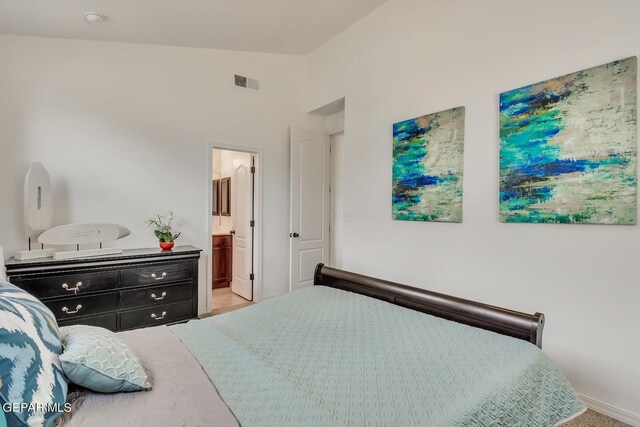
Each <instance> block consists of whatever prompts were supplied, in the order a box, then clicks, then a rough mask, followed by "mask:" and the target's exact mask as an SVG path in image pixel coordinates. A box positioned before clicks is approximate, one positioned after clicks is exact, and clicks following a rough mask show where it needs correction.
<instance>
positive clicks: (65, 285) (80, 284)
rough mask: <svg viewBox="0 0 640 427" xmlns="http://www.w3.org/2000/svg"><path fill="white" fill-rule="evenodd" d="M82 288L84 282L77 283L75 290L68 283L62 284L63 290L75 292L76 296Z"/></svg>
mask: <svg viewBox="0 0 640 427" xmlns="http://www.w3.org/2000/svg"><path fill="white" fill-rule="evenodd" d="M80 286H82V282H78V283H76V287H75V288H70V287H69V285H67V284H66V283H63V284H62V289H64V290H67V291H69V292H73V293H74V294H77V293H78V291H79V290H80Z"/></svg>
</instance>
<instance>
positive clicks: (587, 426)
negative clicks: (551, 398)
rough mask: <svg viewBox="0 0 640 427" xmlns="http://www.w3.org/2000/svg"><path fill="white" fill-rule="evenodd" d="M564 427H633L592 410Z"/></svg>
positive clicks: (563, 426)
mask: <svg viewBox="0 0 640 427" xmlns="http://www.w3.org/2000/svg"><path fill="white" fill-rule="evenodd" d="M562 427H631V426H629V424H626V423H623V422H622V421H618V420H614V419H613V418H611V417H607V416H606V415H602V414H600V413H598V412H596V411H592V410H591V409H589V410H587V412H585V413H584V414H582V415H580V416H579V417H578V418H576V419H574V420H571V421H569V422H568V423H565V424H562Z"/></svg>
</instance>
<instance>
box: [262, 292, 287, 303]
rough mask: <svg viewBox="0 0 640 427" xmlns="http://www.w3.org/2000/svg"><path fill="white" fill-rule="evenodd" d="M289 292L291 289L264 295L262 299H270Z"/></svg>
mask: <svg viewBox="0 0 640 427" xmlns="http://www.w3.org/2000/svg"><path fill="white" fill-rule="evenodd" d="M288 293H289V291H284V292H280V293H277V294H272V295H263V296H262V300H263V301H265V300H268V299H271V298H275V297H279V296H280V295H284V294H288Z"/></svg>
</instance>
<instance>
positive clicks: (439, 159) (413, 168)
mask: <svg viewBox="0 0 640 427" xmlns="http://www.w3.org/2000/svg"><path fill="white" fill-rule="evenodd" d="M463 158H464V107H457V108H452V109H451V110H446V111H440V112H439V113H433V114H428V115H426V116H422V117H418V118H415V119H411V120H405V121H403V122H399V123H396V124H394V125H393V209H392V210H393V218H394V219H397V220H409V221H440V222H462V166H463Z"/></svg>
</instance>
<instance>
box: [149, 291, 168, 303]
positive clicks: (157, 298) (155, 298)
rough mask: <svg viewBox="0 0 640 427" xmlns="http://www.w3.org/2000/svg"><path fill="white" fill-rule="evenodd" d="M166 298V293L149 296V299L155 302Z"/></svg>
mask: <svg viewBox="0 0 640 427" xmlns="http://www.w3.org/2000/svg"><path fill="white" fill-rule="evenodd" d="M166 296H167V293H166V292H163V293H162V295H161V296H159V297H158V296H156V294H151V298H153V299H154V300H156V301H160V300H161V299H164V297H166Z"/></svg>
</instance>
